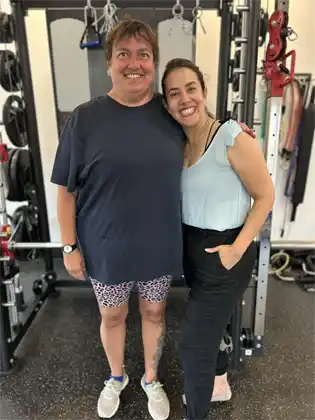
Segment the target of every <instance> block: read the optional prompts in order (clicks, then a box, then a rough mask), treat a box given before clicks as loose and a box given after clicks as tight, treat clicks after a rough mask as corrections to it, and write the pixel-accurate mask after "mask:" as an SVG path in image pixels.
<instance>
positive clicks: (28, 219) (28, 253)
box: [12, 206, 39, 261]
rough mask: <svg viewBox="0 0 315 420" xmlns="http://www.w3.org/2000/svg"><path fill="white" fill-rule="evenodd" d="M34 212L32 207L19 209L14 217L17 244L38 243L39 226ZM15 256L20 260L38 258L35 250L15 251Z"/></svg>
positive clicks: (13, 227)
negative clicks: (35, 221)
mask: <svg viewBox="0 0 315 420" xmlns="http://www.w3.org/2000/svg"><path fill="white" fill-rule="evenodd" d="M34 220H35V217H34V211H33V210H32V208H31V207H30V206H20V207H18V208H17V209H16V210H15V212H14V213H13V215H12V230H13V231H14V230H15V229H17V231H16V232H15V236H14V238H15V241H16V242H38V241H39V232H38V225H37V224H35V223H34ZM14 255H15V257H16V259H18V260H22V261H23V260H28V259H34V258H35V257H36V256H37V253H36V252H35V250H30V249H15V250H14Z"/></svg>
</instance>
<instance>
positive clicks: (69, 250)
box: [63, 245, 72, 254]
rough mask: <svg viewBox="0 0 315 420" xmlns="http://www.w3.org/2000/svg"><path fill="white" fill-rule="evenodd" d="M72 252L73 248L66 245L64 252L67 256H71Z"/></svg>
mask: <svg viewBox="0 0 315 420" xmlns="http://www.w3.org/2000/svg"><path fill="white" fill-rule="evenodd" d="M71 251H72V246H71V245H65V246H64V248H63V252H65V253H66V254H69V253H70V252H71Z"/></svg>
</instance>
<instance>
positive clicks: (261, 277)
mask: <svg viewBox="0 0 315 420" xmlns="http://www.w3.org/2000/svg"><path fill="white" fill-rule="evenodd" d="M276 3H277V2H276ZM284 3H286V4H288V1H284V0H282V1H281V4H284ZM86 4H87V3H86V0H11V6H12V15H13V17H14V21H15V32H16V34H15V37H16V50H17V56H18V58H19V62H20V64H21V68H22V81H23V95H24V99H25V102H26V104H27V108H26V118H27V125H28V129H29V136H28V138H29V143H28V146H29V149H30V151H31V153H32V156H33V160H34V161H35V162H36V165H34V168H33V171H34V183H35V185H36V187H37V195H38V207H39V212H38V216H39V226H40V235H41V236H40V237H41V240H42V241H43V242H40V243H17V242H14V238H12V237H11V236H10V232H9V231H8V229H7V222H6V221H5V217H2V219H3V220H4V222H3V223H2V226H1V235H0V244H1V247H0V249H1V251H2V256H1V258H0V275H1V295H0V311H1V330H0V334H1V335H0V361H1V367H0V368H1V370H0V374H1V375H7V374H9V373H10V372H11V371H12V369H13V368H14V366H15V358H14V352H15V350H16V348H17V346H18V345H19V342H20V341H21V339H22V338H23V337H24V335H25V333H26V332H27V330H28V327H29V326H30V324H31V322H32V320H33V319H34V317H35V315H36V313H37V312H38V311H39V309H40V307H41V306H42V304H43V303H44V301H45V299H46V298H47V297H48V296H49V295H52V294H53V295H58V291H57V290H56V287H65V286H82V285H83V283H82V282H81V281H75V280H70V281H66V280H57V276H56V273H55V271H54V265H53V258H52V249H53V248H60V246H61V244H60V243H52V242H51V241H50V235H49V223H48V216H47V208H46V197H45V191H44V181H43V172H42V165H41V154H40V147H39V134H38V128H37V119H36V109H35V101H34V93H33V88H32V74H31V67H30V57H29V50H28V45H27V33H26V26H25V16H26V14H27V11H28V9H48V8H59V9H75V8H82V11H83V8H84V7H85V6H86ZM104 4H105V0H93V7H95V8H98V7H99V8H102V7H104ZM156 4H158V5H159V6H158V9H160V8H161V9H162V8H166V9H169V10H171V8H172V7H173V6H174V4H175V0H155V1H154V0H115V5H116V6H117V7H118V8H119V7H122V8H155V9H157V7H156ZM181 4H182V5H183V7H184V8H185V9H188V10H189V9H191V10H192V9H193V8H194V7H195V6H196V0H181ZM200 7H202V8H203V9H204V10H217V11H218V14H219V16H220V17H221V40H220V56H219V71H218V74H219V80H218V94H217V117H218V118H220V119H223V118H225V117H226V116H228V112H227V102H228V90H229V74H230V52H231V43H232V41H233V40H232V36H231V33H232V23H233V22H232V21H233V1H231V0H220V1H216V0H201V1H200ZM276 9H277V7H276ZM278 9H279V8H278ZM236 10H238V11H239V12H240V13H241V14H242V34H241V37H239V38H238V39H234V42H235V43H236V44H238V45H241V48H242V49H241V67H242V66H243V69H241V70H242V71H241V72H239V73H240V98H241V99H239V100H238V111H239V112H238V118H239V119H241V120H242V121H244V122H246V123H247V124H248V125H249V126H252V125H253V114H254V104H255V88H254V86H255V82H256V67H257V49H258V45H257V44H258V36H256V35H257V33H258V25H259V14H260V0H256V1H254V2H253V1H250V0H243V4H242V5H239V6H238V7H237V8H236ZM279 10H280V9H279ZM286 10H287V9H286ZM269 30H270V28H269ZM227 34H229V36H227ZM284 52H285V51H284ZM271 61H272V60H271ZM275 107H277V109H275ZM278 107H279V101H278V102H277V104H276V105H272V112H275V113H278V116H279V118H280V115H281V108H280V109H279V108H278ZM274 123H276V125H277V130H276V131H275V132H274V131H273V130H274V128H272V127H271V125H272V124H274ZM278 128H279V120H277V121H276V122H275V121H274V120H273V121H270V129H269V136H268V140H267V143H268V147H267V149H269V147H270V145H269V142H272V145H271V147H272V148H273V150H275V148H276V144H277V139H278V138H279V130H278ZM0 147H1V149H0V152H1V153H0V160H1V163H0V165H1V168H0V169H1V172H2V169H3V168H2V166H3V163H4V162H5V161H6V160H5V159H6V148H5V145H2V144H0ZM274 156H275V155H274ZM268 159H269V160H268V165H269V166H271V167H273V165H274V159H272V158H271V157H270V156H269V157H268ZM271 170H272V169H271ZM2 173H3V172H2ZM0 181H1V180H0ZM2 185H3V183H1V186H0V189H3V186H2ZM0 197H1V203H2V206H1V207H2V213H4V215H3V214H2V216H5V214H6V211H5V202H3V198H4V195H3V194H0ZM270 220H271V219H270ZM270 220H269V223H270ZM18 248H24V249H25V248H30V249H35V248H38V249H45V266H46V271H45V273H44V275H43V279H44V280H45V282H46V283H47V286H48V287H47V289H46V291H45V292H44V293H43V294H41V295H40V296H39V297H38V299H37V300H36V302H35V304H34V308H33V310H32V312H31V314H30V316H29V318H28V319H27V321H26V323H25V324H24V325H22V326H21V325H19V329H18V333H17V335H16V337H15V338H14V339H12V333H11V325H10V317H9V308H10V307H12V306H14V304H15V302H14V299H13V301H12V300H11V301H10V290H9V288H10V287H12V284H13V285H14V280H12V278H13V277H14V275H16V273H15V274H14V270H16V267H14V265H12V261H14V253H13V251H14V249H18ZM269 253H270V228H269V224H267V227H265V228H264V229H263V235H262V236H261V239H260V257H259V267H258V272H257V278H256V280H255V281H256V285H257V295H256V316H255V319H254V322H253V331H252V335H253V339H252V340H251V341H250V342H247V344H245V341H244V340H243V344H242V345H241V339H242V335H241V327H242V326H241V322H242V321H241V313H242V312H241V305H240V307H239V308H236V312H235V316H234V317H233V320H232V329H233V331H232V336H233V339H234V351H233V358H232V368H233V369H237V367H238V365H239V362H240V360H242V358H243V357H245V356H251V355H254V354H261V351H262V347H263V346H262V338H263V332H264V331H263V330H264V317H265V305H266V291H267V280H268V263H269ZM10 276H11V277H10ZM11 291H12V289H11ZM258 294H259V297H258ZM11 299H12V295H11ZM15 306H16V304H15ZM243 338H244V337H243ZM245 339H248V337H245Z"/></svg>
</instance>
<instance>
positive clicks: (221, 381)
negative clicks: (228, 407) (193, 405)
mask: <svg viewBox="0 0 315 420" xmlns="http://www.w3.org/2000/svg"><path fill="white" fill-rule="evenodd" d="M231 398H232V392H231V388H230V385H229V383H228V379H227V374H226V373H225V374H224V375H221V376H216V377H215V380H214V388H213V393H212V398H211V402H217V401H229V400H230V399H231Z"/></svg>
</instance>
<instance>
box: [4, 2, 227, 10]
mask: <svg viewBox="0 0 315 420" xmlns="http://www.w3.org/2000/svg"><path fill="white" fill-rule="evenodd" d="M224 1H226V0H224ZM17 3H20V4H22V5H23V8H24V9H49V8H57V9H74V8H80V7H82V8H83V7H85V6H86V4H87V2H86V0H11V4H12V6H14V4H17ZM114 3H115V6H117V7H118V8H129V7H130V8H141V9H142V8H155V9H172V7H173V6H174V5H175V3H176V2H175V0H114ZM221 3H222V2H221V1H220V0H201V1H200V4H199V6H200V7H202V8H203V9H207V10H209V9H220V5H221ZM105 4H106V1H105V0H93V1H92V6H93V7H94V8H103V7H104V5H105ZM181 5H182V6H183V7H184V8H185V9H193V8H194V7H196V0H181Z"/></svg>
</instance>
